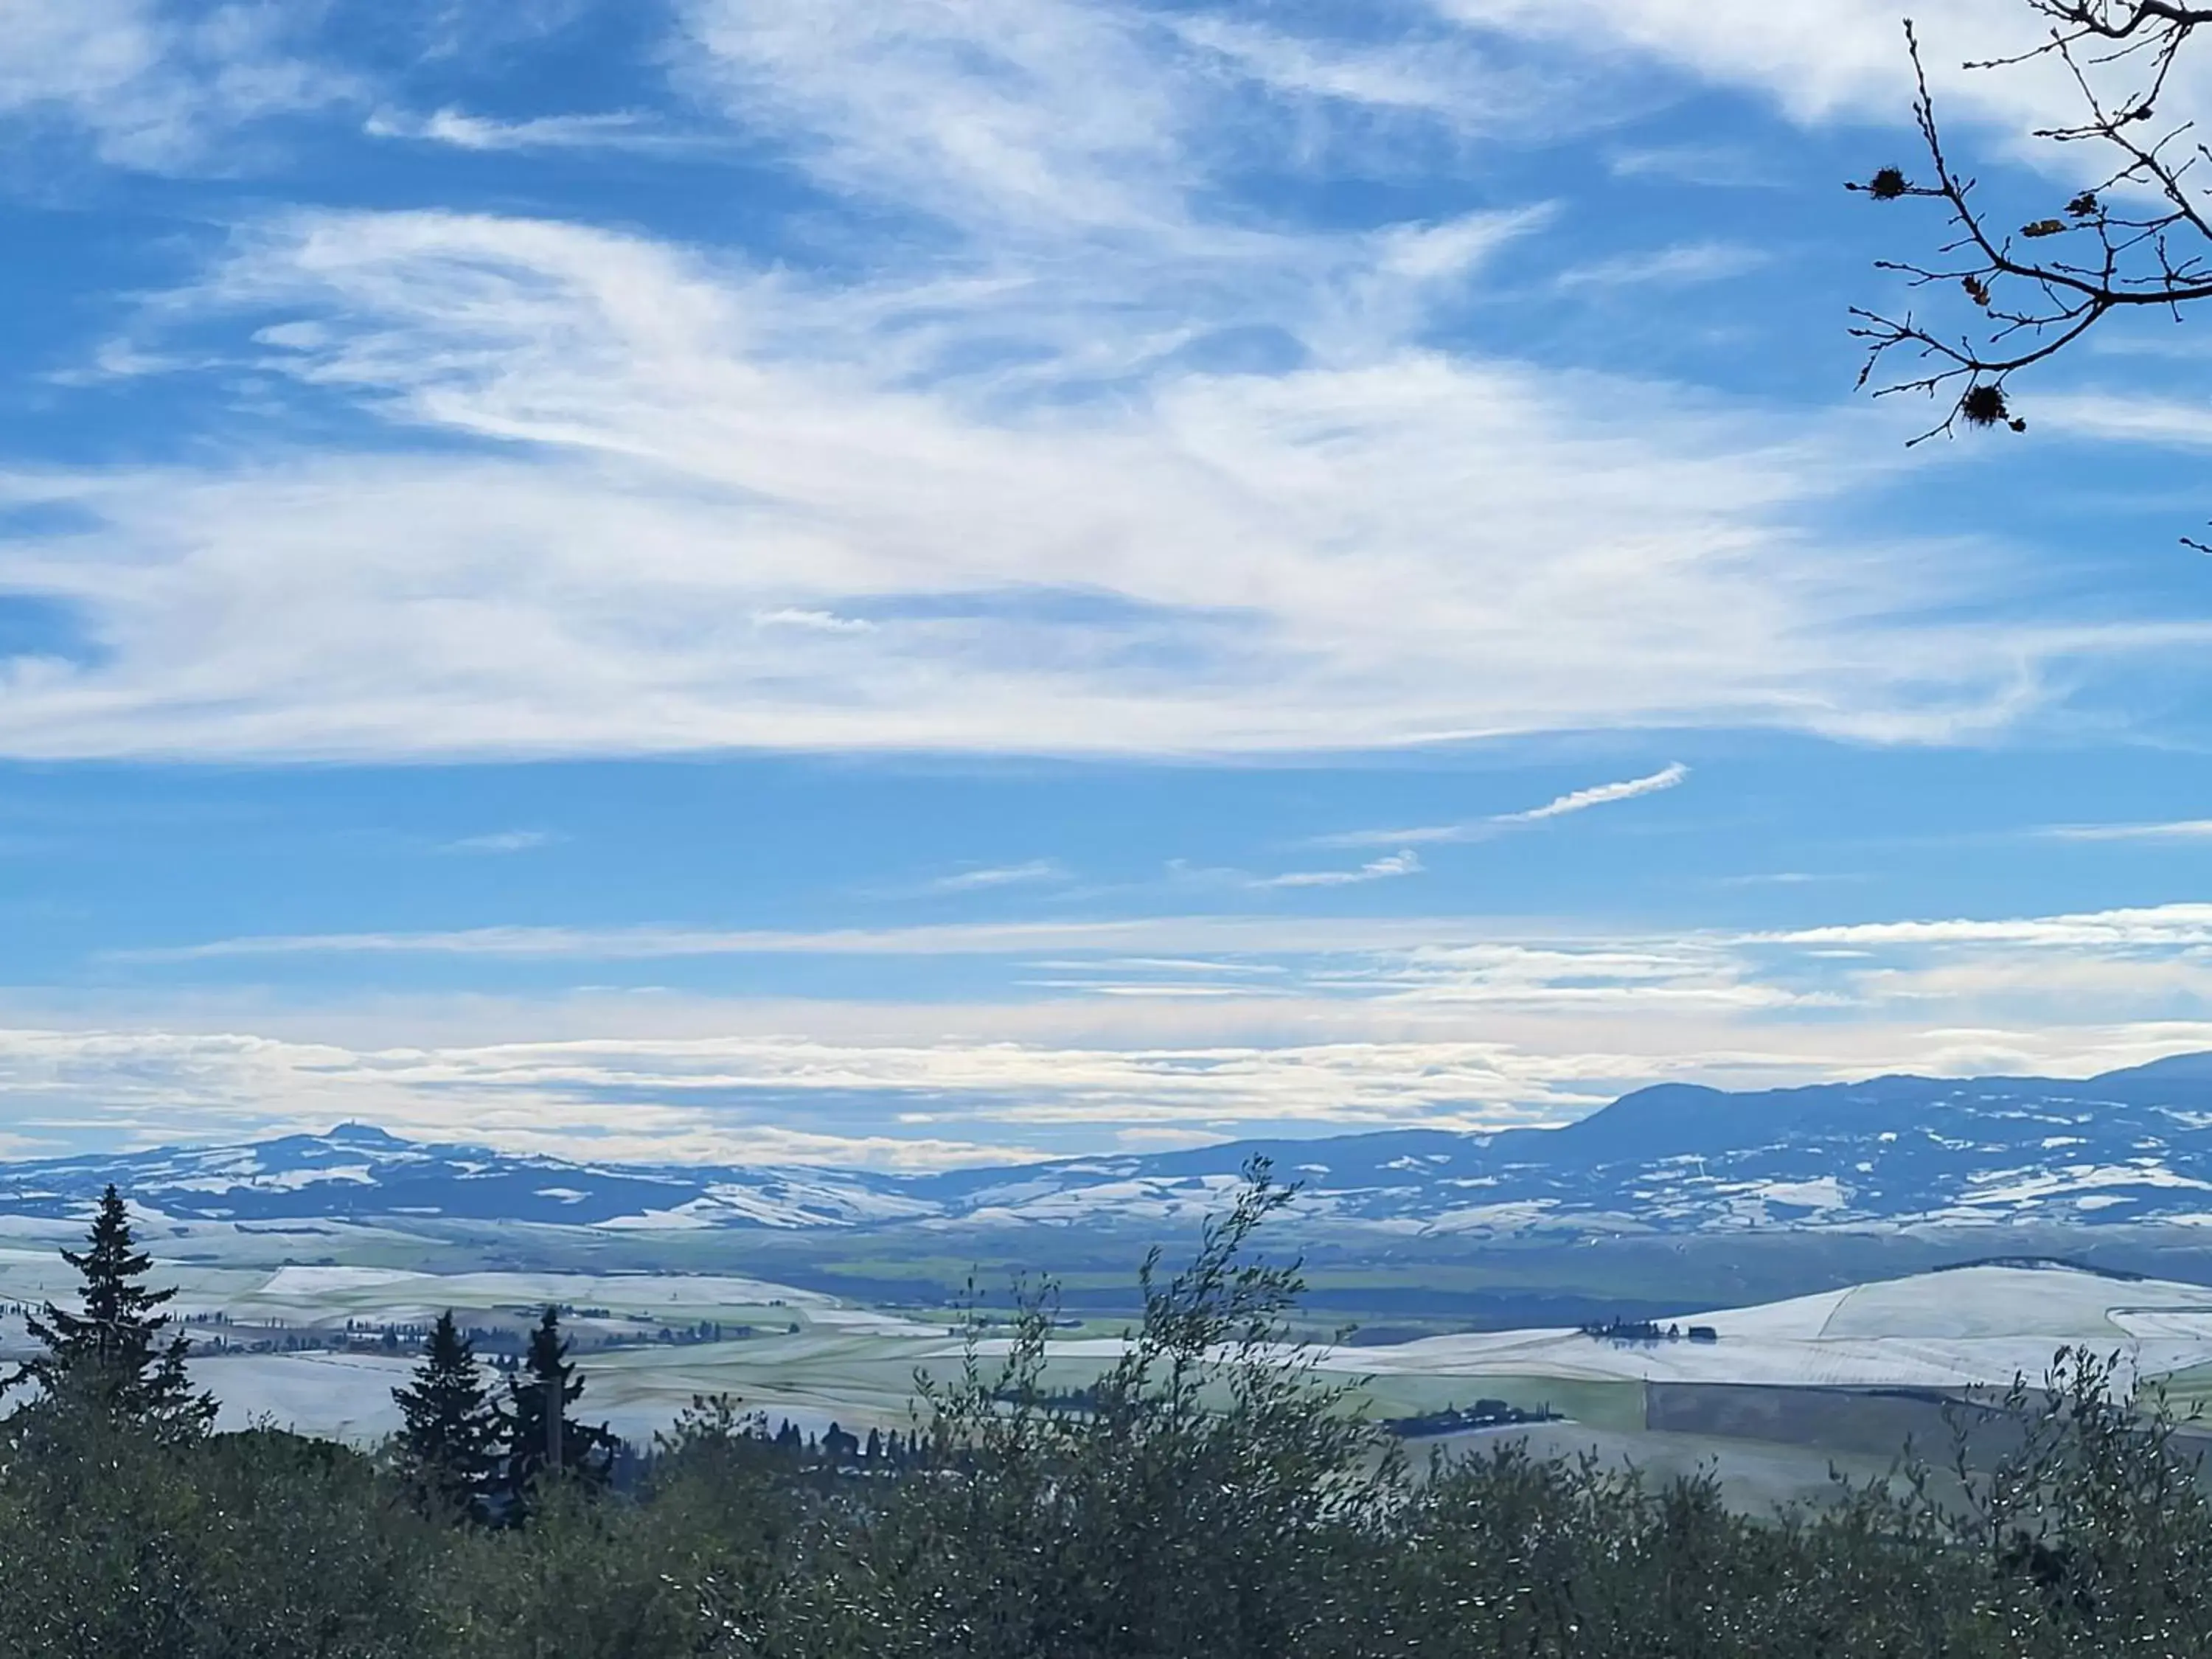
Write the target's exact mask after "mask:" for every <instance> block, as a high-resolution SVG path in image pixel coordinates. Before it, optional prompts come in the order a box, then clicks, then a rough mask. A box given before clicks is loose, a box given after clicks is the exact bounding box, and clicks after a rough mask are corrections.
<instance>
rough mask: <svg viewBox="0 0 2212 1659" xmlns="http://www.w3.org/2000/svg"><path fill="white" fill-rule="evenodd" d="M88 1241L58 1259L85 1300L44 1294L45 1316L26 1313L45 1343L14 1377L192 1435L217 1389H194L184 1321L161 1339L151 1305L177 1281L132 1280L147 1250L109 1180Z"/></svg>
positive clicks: (68, 1400) (202, 1425) (207, 1420)
mask: <svg viewBox="0 0 2212 1659" xmlns="http://www.w3.org/2000/svg"><path fill="white" fill-rule="evenodd" d="M87 1242H88V1248H87V1249H84V1250H82V1251H77V1250H64V1251H63V1252H62V1260H63V1261H66V1262H68V1263H69V1264H70V1267H74V1268H76V1270H77V1272H78V1273H80V1274H81V1275H82V1277H83V1279H84V1291H83V1303H84V1309H83V1311H82V1313H71V1312H70V1310H67V1309H66V1308H60V1307H57V1306H56V1305H55V1304H52V1303H51V1302H49V1303H47V1304H46V1317H45V1318H44V1319H43V1320H41V1319H38V1318H28V1319H27V1320H26V1321H25V1323H26V1324H27V1325H28V1326H29V1328H30V1332H31V1334H32V1335H33V1337H35V1338H36V1339H37V1340H38V1341H39V1343H40V1346H43V1347H44V1348H45V1349H46V1352H44V1353H42V1354H40V1355H39V1356H38V1357H36V1358H33V1359H31V1360H29V1361H27V1363H26V1364H24V1365H23V1366H22V1368H21V1370H18V1371H17V1372H16V1374H15V1377H14V1378H13V1379H12V1381H14V1382H17V1383H21V1382H25V1381H29V1382H34V1383H38V1384H39V1385H40V1389H42V1390H43V1391H44V1393H45V1395H46V1399H47V1400H48V1401H52V1403H53V1404H55V1405H56V1406H58V1407H62V1408H64V1409H70V1408H81V1407H90V1408H94V1409H97V1410H100V1411H105V1412H108V1413H112V1414H114V1415H115V1416H117V1417H120V1418H124V1419H130V1420H131V1421H135V1422H138V1423H143V1424H145V1425H149V1426H150V1427H152V1428H154V1429H155V1430H156V1431H159V1432H161V1433H162V1434H163V1435H165V1436H173V1437H197V1436H198V1435H202V1434H204V1433H206V1432H207V1430H208V1428H209V1426H210V1425H211V1424H212V1423H213V1422H214V1421H215V1413H216V1403H215V1399H214V1396H212V1395H205V1394H194V1393H193V1392H192V1388H191V1378H190V1377H189V1376H187V1375H186V1373H185V1357H186V1355H188V1354H189V1353H190V1352H191V1343H190V1341H188V1340H186V1338H185V1334H184V1333H183V1332H182V1331H179V1332H177V1333H176V1334H173V1336H171V1337H170V1339H169V1340H168V1341H167V1342H166V1343H164V1342H162V1341H161V1329H162V1327H163V1326H165V1325H167V1323H168V1320H167V1317H166V1316H163V1315H161V1313H159V1312H157V1311H156V1310H158V1309H160V1308H161V1306H162V1305H163V1304H166V1303H167V1302H168V1301H169V1299H170V1298H171V1297H173V1296H175V1295H176V1293H177V1292H176V1291H175V1290H174V1288H171V1289H167V1290H160V1291H155V1290H149V1289H148V1288H147V1287H146V1286H145V1285H143V1284H141V1283H140V1282H139V1281H140V1280H141V1279H143V1278H144V1277H145V1276H146V1273H147V1272H148V1270H149V1269H150V1268H151V1267H153V1265H154V1264H153V1260H152V1258H151V1257H149V1256H148V1255H145V1254H144V1253H143V1252H142V1251H141V1250H139V1249H137V1243H136V1241H135V1240H134V1239H133V1238H132V1237H131V1217H130V1212H128V1211H127V1210H126V1209H125V1207H124V1203H123V1200H122V1197H121V1196H120V1195H119V1194H118V1193H117V1192H116V1190H115V1188H114V1187H113V1186H112V1185H111V1186H110V1187H109V1188H107V1191H106V1194H103V1195H102V1197H101V1198H100V1210H99V1212H98V1213H97V1214H96V1215H95V1216H94V1218H93V1223H92V1228H91V1231H90V1233H89V1235H88V1241H87Z"/></svg>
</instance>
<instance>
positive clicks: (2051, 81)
mask: <svg viewBox="0 0 2212 1659" xmlns="http://www.w3.org/2000/svg"><path fill="white" fill-rule="evenodd" d="M1432 3H1433V4H1434V5H1435V6H1436V8H1437V12H1438V13H1439V14H1440V15H1444V16H1447V17H1449V18H1452V19H1454V20H1455V21H1459V22H1462V23H1465V24H1468V25H1471V26H1474V27H1478V28H1481V29H1486V30H1498V31H1503V32H1505V33H1511V34H1516V35H1520V36H1523V37H1526V38H1528V39H1532V40H1541V41H1545V42H1547V43H1550V44H1552V45H1553V46H1559V47H1561V48H1563V49H1565V51H1567V52H1571V53H1573V54H1574V55H1576V56H1578V57H1586V58H1595V59H1598V60H1601V61H1602V60H1603V59H1604V58H1607V57H1612V56H1618V55H1620V54H1621V53H1623V52H1628V53H1633V54H1637V55H1638V56H1641V57H1644V58H1649V59H1651V60H1653V61H1655V62H1657V63H1662V64H1668V65H1669V66H1671V67H1674V68H1676V69H1679V70H1683V71H1686V72H1687V73H1688V74H1690V75H1692V76H1696V77H1698V78H1699V79H1701V80H1705V81H1711V82H1722V83H1724V84H1733V85H1737V86H1742V87H1747V88H1753V89H1755V90H1757V91H1759V92H1761V93H1764V94H1767V95H1768V96H1770V97H1771V98H1772V99H1774V100H1775V101H1776V102H1777V103H1778V104H1779V105H1780V106H1782V107H1783V108H1784V110H1785V111H1787V112H1789V113H1790V115H1792V116H1793V117H1795V118H1798V119H1801V120H1806V121H1826V120H1833V119H1837V118H1842V117H1845V116H1869V115H1870V116H1874V117H1876V118H1883V119H1887V120H1892V121H1901V120H1902V119H1903V118H1905V112H1906V110H1907V106H1908V102H1909V100H1910V98H1911V66H1910V64H1908V63H1907V62H1906V59H1905V35H1904V30H1903V29H1902V27H1900V13H1899V9H1898V8H1897V6H1896V5H1895V4H1893V3H1892V0H1789V3H1787V4H1774V3H1771V0H1432ZM1919 22H1920V24H1921V37H1922V40H1923V43H1924V44H1925V46H1926V48H1927V51H1926V58H1927V61H1928V67H1929V71H1930V74H1931V78H1932V79H1934V80H1935V82H1936V84H1937V86H1938V87H1939V88H1940V89H1941V90H1942V92H1943V93H1944V94H1947V95H1948V96H1951V97H1954V98H1955V99H1957V100H1960V103H1961V104H1962V105H1963V106H1966V107H1969V108H1972V109H1976V110H1978V111H1981V112H1996V113H2001V114H2002V115H2003V116H2004V117H2005V118H2010V119H2017V120H2021V121H2022V122H2023V123H2024V122H2025V121H2026V120H2030V119H2033V118H2036V116H2037V112H2040V113H2041V115H2043V116H2045V117H2047V116H2048V115H2049V114H2050V113H2051V110H2052V109H2053V108H2054V107H2055V106H2053V105H2052V104H2051V103H2050V102H2048V101H2047V100H2048V99H2049V97H2050V96H2051V94H2053V93H2054V92H2055V91H2057V86H2058V81H2059V75H2060V74H2063V71H2060V72H2058V73H2050V72H2043V73H2039V72H2038V71H2039V70H2051V69H2055V66H2047V65H2031V66H2030V69H2029V72H2028V73H2027V75H2026V76H2017V75H2015V76H1996V75H1972V74H1964V73H1961V72H1960V70H1959V68H1958V65H1959V64H1960V61H1961V60H1963V59H1965V58H1994V57H1997V56H1999V55H2001V54H2002V53H2004V52H2010V51H2018V50H2021V49H2023V48H2032V47H2033V46H2036V45H2038V44H2039V42H2040V41H2041V40H2045V39H2046V38H2047V34H2046V33H2045V29H2046V27H2047V20H2039V18H2038V16H2037V15H2036V13H2035V11H2034V9H2033V7H2030V6H2026V5H2021V4H2020V3H2018V0H1947V3H1946V4H1945V5H1944V6H1943V7H1942V8H1941V9H1940V11H1939V12H1938V14H1937V15H1933V16H1923V17H1922V18H1920V19H1919Z"/></svg>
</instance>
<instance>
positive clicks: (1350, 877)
mask: <svg viewBox="0 0 2212 1659" xmlns="http://www.w3.org/2000/svg"><path fill="white" fill-rule="evenodd" d="M1420 873H1421V860H1420V855H1419V854H1416V853H1413V852H1410V851H1408V852H1398V853H1392V854H1389V855H1388V856H1386V857H1383V858H1379V859H1372V860H1369V861H1368V862H1367V863H1365V864H1363V865H1361V866H1359V867H1358V869H1357V870H1293V871H1291V872H1289V873H1288V874H1286V875H1280V876H1264V877H1260V878H1255V880H1254V881H1253V882H1252V883H1251V885H1252V886H1255V887H1358V886H1360V885H1362V884H1365V883H1367V882H1370V881H1394V880H1395V879H1396V878H1399V877H1401V876H1418V875H1419V874H1420Z"/></svg>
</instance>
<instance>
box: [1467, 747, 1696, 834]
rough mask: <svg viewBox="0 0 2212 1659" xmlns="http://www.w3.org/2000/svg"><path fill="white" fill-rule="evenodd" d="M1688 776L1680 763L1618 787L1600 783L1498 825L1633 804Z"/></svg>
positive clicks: (1504, 817) (1503, 818)
mask: <svg viewBox="0 0 2212 1659" xmlns="http://www.w3.org/2000/svg"><path fill="white" fill-rule="evenodd" d="M1689 775H1690V769H1689V768H1688V767H1686V766H1685V765H1683V764H1682V763H1681V762H1680V761H1675V762H1673V763H1670V764H1668V765H1666V766H1662V767H1661V768H1660V769H1659V770H1657V771H1656V772H1653V773H1651V774H1650V775H1648V776H1645V777H1640V778H1629V779H1627V780H1626V781H1623V782H1620V783H1601V784H1596V785H1594V786H1592V787H1589V788H1588V789H1577V790H1574V791H1572V792H1571V793H1567V794H1564V795H1561V796H1559V798H1558V799H1555V800H1551V801H1547V802H1546V803H1545V804H1544V805H1541V806H1536V807H1531V808H1530V809H1529V810H1528V811H1525V812H1507V813H1504V815H1502V816H1501V817H1499V818H1498V823H1541V822H1542V821H1543V820H1545V819H1546V818H1560V817H1566V816H1567V815H1568V814H1569V813H1571V812H1587V811H1589V809H1590V808H1591V807H1593V806H1609V805H1612V804H1613V802H1614V801H1621V800H1634V799H1637V798H1638V796H1640V795H1656V794H1658V793H1660V792H1661V791H1662V790H1667V789H1672V788H1674V787H1676V786H1677V785H1679V784H1680V783H1681V782H1682V781H1683V780H1684V779H1686V778H1687V777H1688V776H1689Z"/></svg>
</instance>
